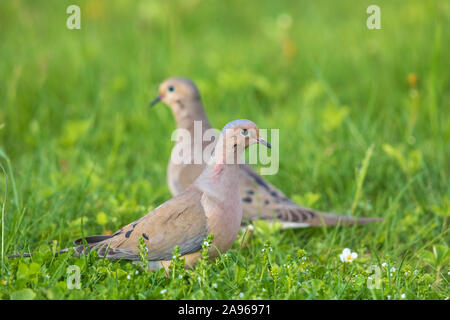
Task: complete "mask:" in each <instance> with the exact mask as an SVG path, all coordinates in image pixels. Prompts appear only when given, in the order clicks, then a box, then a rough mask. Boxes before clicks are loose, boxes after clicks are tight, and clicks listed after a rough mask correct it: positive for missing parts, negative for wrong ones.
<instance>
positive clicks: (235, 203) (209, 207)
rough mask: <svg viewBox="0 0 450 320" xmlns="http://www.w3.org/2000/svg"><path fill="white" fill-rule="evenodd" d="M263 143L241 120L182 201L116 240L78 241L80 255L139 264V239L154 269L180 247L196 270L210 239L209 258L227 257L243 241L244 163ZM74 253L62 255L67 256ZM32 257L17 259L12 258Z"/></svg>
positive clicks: (230, 128) (172, 201)
mask: <svg viewBox="0 0 450 320" xmlns="http://www.w3.org/2000/svg"><path fill="white" fill-rule="evenodd" d="M255 143H260V144H263V145H265V146H267V147H269V148H270V145H269V144H268V143H267V142H266V141H265V140H264V139H262V138H261V137H259V129H258V127H257V126H256V125H255V124H254V123H253V122H251V121H250V120H235V121H232V122H230V123H228V124H227V125H226V126H225V127H224V129H223V130H222V133H221V135H220V136H219V139H218V142H217V144H216V146H215V149H214V153H213V155H212V156H211V158H210V160H209V161H208V163H207V164H205V166H204V170H203V172H202V173H201V174H200V175H199V177H198V178H197V179H195V181H192V182H193V183H192V184H191V185H190V186H188V187H187V188H186V189H185V190H184V191H183V192H181V193H179V194H178V195H177V196H175V197H173V198H172V199H170V200H168V201H167V202H165V203H163V204H161V205H160V206H159V207H157V208H156V209H154V210H153V211H151V212H150V213H148V214H147V215H145V216H143V217H142V218H140V219H139V220H137V221H134V222H132V223H130V224H128V225H127V226H125V227H123V228H122V229H120V230H118V231H117V232H115V233H114V234H112V235H98V236H90V237H86V238H84V240H86V242H87V244H88V247H85V244H84V242H83V239H78V240H76V241H75V245H76V246H75V247H74V248H73V249H74V250H75V255H76V256H77V255H80V254H84V253H86V252H87V251H89V250H92V249H97V254H98V256H99V257H106V258H110V259H126V260H139V249H138V244H139V239H140V238H143V239H144V241H145V244H146V247H147V249H148V254H147V257H146V258H147V259H148V260H149V266H150V268H151V269H158V268H160V267H164V268H166V270H167V268H168V266H169V265H170V262H171V258H172V254H173V251H174V248H175V246H178V247H179V250H180V251H179V252H180V255H181V256H182V258H183V257H184V258H185V264H186V265H187V266H192V265H194V264H195V262H196V261H197V260H198V259H199V258H200V257H201V253H200V249H201V248H202V244H203V243H204V241H205V239H206V238H207V236H208V235H209V234H213V235H214V238H213V241H212V243H211V249H210V250H209V255H210V257H211V258H214V257H216V256H218V252H221V253H223V252H225V251H227V250H228V249H229V248H230V247H231V245H232V244H233V242H234V240H235V239H236V237H237V234H238V231H239V228H240V225H241V220H242V204H241V199H240V194H239V167H238V164H237V163H238V161H239V160H240V159H241V158H242V154H243V151H244V149H245V148H247V147H248V146H249V145H252V144H255ZM67 251H69V249H62V250H60V251H58V253H64V252H67ZM18 256H30V254H23V255H11V256H9V257H10V258H12V257H18Z"/></svg>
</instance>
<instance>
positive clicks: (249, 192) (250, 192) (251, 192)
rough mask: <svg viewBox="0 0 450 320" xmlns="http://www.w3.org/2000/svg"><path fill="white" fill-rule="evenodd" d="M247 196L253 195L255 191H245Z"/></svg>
mask: <svg viewBox="0 0 450 320" xmlns="http://www.w3.org/2000/svg"><path fill="white" fill-rule="evenodd" d="M247 194H255V191H253V190H247Z"/></svg>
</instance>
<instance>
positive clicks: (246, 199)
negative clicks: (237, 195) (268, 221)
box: [242, 197, 252, 203]
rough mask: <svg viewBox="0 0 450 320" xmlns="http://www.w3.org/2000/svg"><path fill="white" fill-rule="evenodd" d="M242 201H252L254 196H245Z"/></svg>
mask: <svg viewBox="0 0 450 320" xmlns="http://www.w3.org/2000/svg"><path fill="white" fill-rule="evenodd" d="M242 201H244V202H248V203H251V202H252V198H250V197H245V198H242Z"/></svg>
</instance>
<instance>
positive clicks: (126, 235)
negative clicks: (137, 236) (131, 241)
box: [125, 230, 133, 238]
mask: <svg viewBox="0 0 450 320" xmlns="http://www.w3.org/2000/svg"><path fill="white" fill-rule="evenodd" d="M132 233H133V230H130V231H128V232H127V233H125V237H126V238H129V237H130V236H131V234H132Z"/></svg>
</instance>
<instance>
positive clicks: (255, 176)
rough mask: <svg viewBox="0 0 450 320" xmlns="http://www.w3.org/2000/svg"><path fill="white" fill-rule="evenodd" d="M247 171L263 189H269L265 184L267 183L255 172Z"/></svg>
mask: <svg viewBox="0 0 450 320" xmlns="http://www.w3.org/2000/svg"><path fill="white" fill-rule="evenodd" d="M247 173H248V174H249V175H250V176H251V177H252V178H253V179H254V180H255V182H256V183H257V184H258V185H259V186H261V187H263V188H264V189H266V190H267V191H270V189H269V186H268V185H267V183H266V182H265V181H264V179H263V178H261V177H260V176H259V175H258V174H257V173H254V172H252V171H247Z"/></svg>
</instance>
